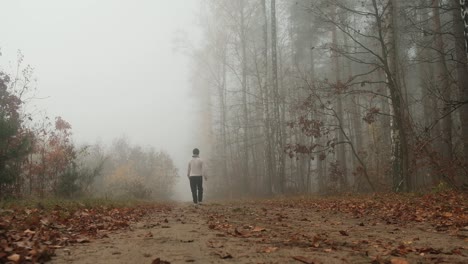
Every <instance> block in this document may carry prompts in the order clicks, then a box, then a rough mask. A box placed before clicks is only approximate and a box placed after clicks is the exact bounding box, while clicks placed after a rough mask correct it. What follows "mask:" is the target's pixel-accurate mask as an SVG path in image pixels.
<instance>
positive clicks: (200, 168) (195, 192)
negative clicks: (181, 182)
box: [187, 148, 207, 205]
mask: <svg viewBox="0 0 468 264" xmlns="http://www.w3.org/2000/svg"><path fill="white" fill-rule="evenodd" d="M199 155H200V150H198V149H197V148H195V149H193V156H192V160H190V162H189V164H188V171H187V177H188V178H189V180H190V189H191V190H192V198H193V203H194V204H195V205H197V204H201V203H202V201H203V178H205V181H206V180H207V177H206V172H205V170H204V169H205V168H204V164H203V160H202V159H201V158H200V156H199Z"/></svg>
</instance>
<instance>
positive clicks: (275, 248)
mask: <svg viewBox="0 0 468 264" xmlns="http://www.w3.org/2000/svg"><path fill="white" fill-rule="evenodd" d="M277 250H278V248H277V247H267V248H264V249H262V250H260V251H259V252H261V253H271V252H275V251H277Z"/></svg>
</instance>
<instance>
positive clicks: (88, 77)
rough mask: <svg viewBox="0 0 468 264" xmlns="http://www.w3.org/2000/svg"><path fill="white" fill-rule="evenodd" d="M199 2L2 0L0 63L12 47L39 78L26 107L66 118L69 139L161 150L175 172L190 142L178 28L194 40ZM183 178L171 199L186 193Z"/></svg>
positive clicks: (12, 57)
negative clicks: (118, 141) (176, 41)
mask: <svg viewBox="0 0 468 264" xmlns="http://www.w3.org/2000/svg"><path fill="white" fill-rule="evenodd" d="M197 8H198V1H196V0H190V1H187V0H171V1H163V0H158V1H153V0H139V1H129V0H128V1H117V0H99V1H95V0H83V1H63V0H44V1H23V0H20V1H4V2H2V10H3V12H2V15H1V16H0V24H1V25H2V31H1V32H2V33H1V38H0V48H1V52H2V54H3V55H2V56H0V65H2V68H3V69H5V71H9V72H14V67H15V66H14V65H15V64H16V54H17V50H21V52H22V53H23V54H24V56H25V59H24V63H25V64H30V65H31V66H32V67H33V68H34V76H36V77H37V83H36V87H37V92H36V98H37V99H35V100H34V101H33V102H32V104H33V105H35V106H36V108H37V109H39V110H45V111H46V112H47V115H48V116H51V117H55V116H61V117H63V119H65V120H67V121H68V122H69V123H71V125H72V132H73V138H74V141H75V143H78V144H82V143H89V144H93V143H94V142H96V140H100V141H102V142H103V143H105V144H110V143H111V142H112V140H114V139H115V138H118V137H121V136H125V137H127V138H128V139H129V141H130V142H132V143H135V144H139V145H142V146H147V145H151V146H154V147H155V148H156V149H158V150H159V149H162V150H165V151H167V152H168V153H169V154H170V156H171V157H172V158H173V159H174V161H175V163H176V166H177V167H178V169H179V174H180V175H185V169H186V165H185V164H186V162H187V161H188V159H189V158H190V154H191V150H192V148H193V147H194V146H196V145H197V144H196V142H193V139H194V138H193V137H192V136H191V135H192V133H193V131H194V128H193V127H192V126H193V120H194V113H195V112H196V111H194V103H193V101H192V100H191V97H190V89H191V87H190V83H189V64H188V60H189V58H188V57H186V56H184V55H182V54H180V53H177V52H175V51H174V39H175V38H176V36H177V35H178V32H180V31H183V32H186V33H187V36H189V37H192V38H196V36H197V30H198V28H197V27H196V24H197V21H196V18H195V16H194V14H196V13H197ZM187 191H189V189H188V184H187V182H186V181H185V177H181V178H180V181H179V182H178V184H177V188H176V195H175V197H178V198H183V199H186V197H190V195H189V194H187Z"/></svg>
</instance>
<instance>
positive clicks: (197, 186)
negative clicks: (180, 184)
mask: <svg viewBox="0 0 468 264" xmlns="http://www.w3.org/2000/svg"><path fill="white" fill-rule="evenodd" d="M189 179H190V189H191V190H192V198H193V202H194V203H200V202H201V201H202V200H203V177H202V176H190V177H189Z"/></svg>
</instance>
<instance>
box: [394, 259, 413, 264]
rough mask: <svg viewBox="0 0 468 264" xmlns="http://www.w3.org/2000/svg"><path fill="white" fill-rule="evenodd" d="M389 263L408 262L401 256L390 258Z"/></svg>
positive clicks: (406, 263) (399, 263)
mask: <svg viewBox="0 0 468 264" xmlns="http://www.w3.org/2000/svg"><path fill="white" fill-rule="evenodd" d="M390 263H392V264H409V262H408V261H407V260H406V259H402V258H392V259H391V260H390Z"/></svg>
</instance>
